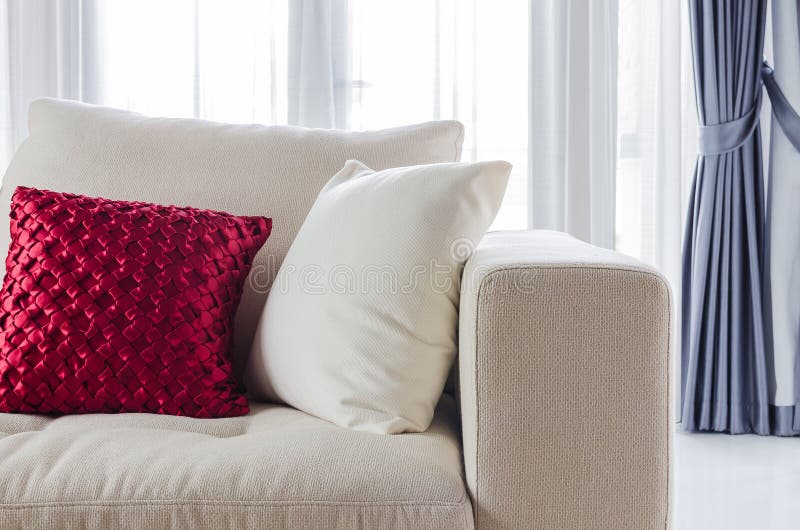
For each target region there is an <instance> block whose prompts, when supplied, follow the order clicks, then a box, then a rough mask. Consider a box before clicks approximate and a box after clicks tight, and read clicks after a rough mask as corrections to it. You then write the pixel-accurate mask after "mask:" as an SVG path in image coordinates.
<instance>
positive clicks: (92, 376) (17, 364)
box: [0, 187, 271, 418]
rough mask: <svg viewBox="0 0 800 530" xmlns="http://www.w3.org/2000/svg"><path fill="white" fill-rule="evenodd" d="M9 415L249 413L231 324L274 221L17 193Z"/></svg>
mask: <svg viewBox="0 0 800 530" xmlns="http://www.w3.org/2000/svg"><path fill="white" fill-rule="evenodd" d="M10 227H11V245H10V248H9V253H8V258H7V260H6V276H5V280H4V282H3V290H2V293H1V294H0V299H1V300H2V311H1V312H0V412H30V413H84V412H154V413H162V414H173V415H184V416H193V417H199V418H203V417H225V416H238V415H242V414H246V413H247V411H248V407H247V400H246V398H245V397H244V396H243V395H241V394H240V393H239V392H238V391H237V386H236V381H235V380H234V378H233V376H232V369H231V362H230V358H229V349H230V342H231V337H232V332H233V331H232V327H233V316H234V314H235V311H236V307H237V305H238V302H239V298H240V297H241V292H242V287H243V285H244V280H245V278H246V276H247V273H248V271H249V270H250V266H251V263H252V261H253V257H254V256H255V254H256V252H258V250H259V248H261V246H262V245H263V244H264V242H265V241H266V239H267V237H268V236H269V232H270V229H271V220H270V219H267V218H264V217H235V216H232V215H230V214H226V213H219V212H213V211H208V210H197V209H193V208H179V207H175V206H156V205H152V204H146V203H136V202H123V201H112V200H107V199H94V198H88V197H84V196H80V195H73V194H66V193H64V194H62V193H55V192H49V191H40V190H36V189H32V188H25V187H19V188H17V189H16V191H15V193H14V196H13V198H12V205H11V221H10Z"/></svg>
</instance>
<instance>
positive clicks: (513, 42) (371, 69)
mask: <svg viewBox="0 0 800 530" xmlns="http://www.w3.org/2000/svg"><path fill="white" fill-rule="evenodd" d="M683 4H684V2H655V1H647V2H642V1H639V0H534V1H533V2H525V1H522V0H517V1H509V2H497V1H496V0H405V1H404V2H397V1H396V0H334V1H325V2H322V1H319V0H292V1H291V2H290V1H288V0H229V1H226V2H219V1H216V0H170V1H169V2H163V1H160V0H115V1H101V0H94V1H89V0H81V1H70V0H56V1H48V0H0V29H2V31H3V33H2V34H0V119H2V122H0V126H2V138H0V140H1V142H0V149H2V150H0V157H2V158H0V163H2V165H5V163H6V162H7V161H8V160H9V158H10V153H11V151H12V150H13V148H14V146H15V145H16V144H18V143H19V141H21V139H22V138H23V136H24V134H25V121H26V118H25V114H26V109H27V105H28V103H29V101H30V100H31V99H33V98H35V97H39V96H55V97H69V98H75V99H83V100H86V101H90V102H96V103H101V104H107V105H112V106H116V107H122V108H128V109H132V110H135V111H139V112H143V113H146V114H152V115H164V116H178V117H190V116H194V117H200V118H206V119H212V120H219V121H228V122H239V123H241V122H245V123H247V122H256V123H264V124H286V123H293V124H301V125H308V126H322V127H341V128H350V129H370V128H379V127H388V126H394V125H402V124H406V123H411V122H418V121H424V120H432V119H450V118H452V119H458V120H460V121H462V122H463V123H464V124H465V125H466V137H465V144H464V147H465V149H464V156H463V158H464V159H465V160H477V159H493V158H502V159H506V160H509V161H510V162H512V163H513V164H514V172H513V174H512V179H511V183H510V185H509V188H508V192H507V194H506V198H505V202H504V204H503V208H502V210H501V212H500V215H499V217H498V219H497V221H496V223H495V225H494V227H493V228H495V229H503V228H526V227H528V226H535V227H549V228H557V229H562V230H567V231H569V232H571V233H573V234H575V235H576V236H578V237H580V238H583V239H586V240H588V241H592V242H594V243H597V244H600V245H604V246H609V247H614V246H615V247H616V248H618V249H620V250H622V251H624V252H627V253H630V254H633V255H635V256H638V257H641V258H643V259H645V260H646V261H649V262H652V263H654V264H656V265H658V266H660V267H662V268H663V269H664V270H666V271H667V273H668V275H669V276H670V278H671V279H673V281H675V280H677V279H678V274H677V268H678V266H679V256H680V239H681V223H682V220H683V216H684V210H683V201H684V200H685V195H686V193H685V189H686V188H685V184H686V180H687V179H688V178H690V175H691V171H690V169H691V165H692V164H693V162H694V136H693V135H694V131H695V116H694V103H693V95H692V90H691V87H690V85H689V84H688V83H691V75H690V70H688V69H687V66H688V68H691V65H690V62H689V61H688V46H687V42H688V41H687V40H685V38H682V36H681V35H682V34H686V31H685V25H686V24H685V17H684V16H683V15H682V14H681V10H682V9H684V8H685V7H684V5H683ZM687 72H688V74H687ZM674 286H675V287H677V283H675V284H674Z"/></svg>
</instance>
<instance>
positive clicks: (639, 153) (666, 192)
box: [615, 0, 697, 307]
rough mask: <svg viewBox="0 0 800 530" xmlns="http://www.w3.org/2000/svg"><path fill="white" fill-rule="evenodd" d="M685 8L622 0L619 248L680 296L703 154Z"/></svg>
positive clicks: (618, 151) (684, 4)
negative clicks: (691, 195)
mask: <svg viewBox="0 0 800 530" xmlns="http://www.w3.org/2000/svg"><path fill="white" fill-rule="evenodd" d="M686 7H687V6H686V2H651V1H646V2H642V1H640V0H619V36H618V42H619V47H620V54H619V69H618V71H619V74H618V76H619V78H618V85H617V90H618V97H617V101H618V102H619V106H618V109H617V112H618V118H619V119H618V124H617V137H618V139H619V140H618V147H617V159H616V199H617V203H616V208H615V212H616V238H615V239H616V248H617V249H618V250H620V251H622V252H625V253H626V254H630V255H633V256H636V257H639V258H640V259H642V260H644V261H646V262H648V263H651V264H653V265H656V266H657V267H658V268H659V269H661V270H662V271H663V272H664V273H665V274H666V275H667V277H668V278H669V280H670V281H671V283H672V287H673V296H675V297H677V296H679V293H680V278H681V271H680V269H681V244H682V239H683V225H684V224H685V217H686V206H687V203H688V192H689V186H690V184H691V179H692V174H693V169H694V164H695V160H696V157H697V113H696V110H695V103H694V85H693V76H692V61H691V42H690V39H689V32H688V29H689V24H688V14H687V13H686ZM675 302H676V304H675V305H676V307H677V306H679V305H680V303H679V300H675Z"/></svg>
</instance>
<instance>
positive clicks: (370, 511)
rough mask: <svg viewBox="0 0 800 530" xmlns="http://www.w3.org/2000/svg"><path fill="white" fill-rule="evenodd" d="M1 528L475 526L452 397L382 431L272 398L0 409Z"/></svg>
mask: <svg viewBox="0 0 800 530" xmlns="http://www.w3.org/2000/svg"><path fill="white" fill-rule="evenodd" d="M0 477H2V480H0V528H3V529H6V530H8V529H12V528H46V527H52V526H54V525H55V526H57V527H59V528H153V529H155V528H158V529H160V528H170V527H172V528H245V527H247V528H471V527H472V509H471V506H470V502H469V499H468V497H467V494H466V491H465V487H464V483H463V478H462V465H461V444H460V438H459V434H458V429H457V423H456V410H455V406H454V403H453V402H452V398H450V397H447V396H446V397H444V398H442V402H441V403H440V404H439V406H438V408H437V414H436V418H435V420H434V422H433V424H432V426H431V428H430V429H429V430H428V431H427V432H425V433H420V434H406V435H399V436H385V435H379V434H372V433H367V432H358V431H353V430H348V429H343V428H340V427H337V426H335V425H333V424H331V423H328V422H326V421H323V420H320V419H317V418H315V417H312V416H309V415H307V414H305V413H303V412H299V411H297V410H294V409H290V408H286V407H283V406H278V405H264V404H253V406H252V410H251V412H250V414H249V415H247V416H242V417H238V418H225V419H211V420H198V419H193V418H186V417H177V416H159V415H150V414H118V415H102V414H91V415H82V416H63V417H58V418H51V417H43V416H33V415H16V414H0Z"/></svg>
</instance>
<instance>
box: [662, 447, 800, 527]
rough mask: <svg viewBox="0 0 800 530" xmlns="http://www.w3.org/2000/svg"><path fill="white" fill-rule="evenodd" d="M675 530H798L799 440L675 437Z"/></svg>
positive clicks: (799, 512) (799, 511) (799, 516)
mask: <svg viewBox="0 0 800 530" xmlns="http://www.w3.org/2000/svg"><path fill="white" fill-rule="evenodd" d="M674 458H675V462H674V463H675V468H674V470H675V483H674V488H675V489H674V490H673V492H674V506H673V522H674V524H673V528H674V529H675V530H738V529H742V530H790V529H800V438H777V437H761V436H754V435H737V436H729V435H724V434H687V433H682V432H679V433H677V434H675V456H674Z"/></svg>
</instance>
